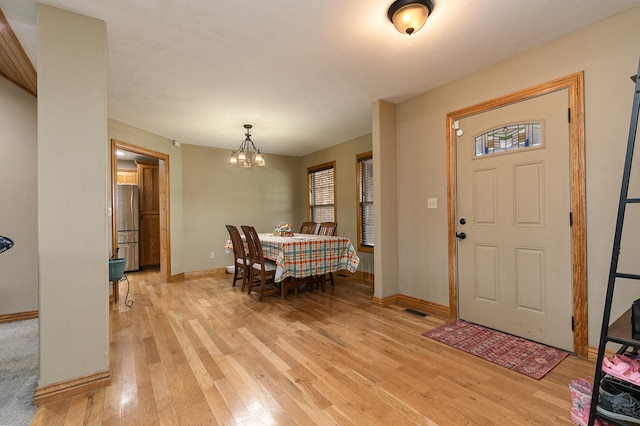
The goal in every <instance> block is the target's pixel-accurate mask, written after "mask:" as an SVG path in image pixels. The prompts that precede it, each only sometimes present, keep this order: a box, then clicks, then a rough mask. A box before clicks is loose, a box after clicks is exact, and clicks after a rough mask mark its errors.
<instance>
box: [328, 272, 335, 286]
mask: <svg viewBox="0 0 640 426" xmlns="http://www.w3.org/2000/svg"><path fill="white" fill-rule="evenodd" d="M329 279H330V280H331V285H332V286H334V285H336V283H334V282H333V272H329Z"/></svg>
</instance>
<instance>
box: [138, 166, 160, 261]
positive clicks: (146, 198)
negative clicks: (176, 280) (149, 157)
mask: <svg viewBox="0 0 640 426" xmlns="http://www.w3.org/2000/svg"><path fill="white" fill-rule="evenodd" d="M136 164H137V166H138V188H139V197H140V244H139V247H140V253H139V256H140V267H141V268H142V267H152V266H158V265H160V198H159V173H158V165H157V164H149V163H144V162H137V163H136Z"/></svg>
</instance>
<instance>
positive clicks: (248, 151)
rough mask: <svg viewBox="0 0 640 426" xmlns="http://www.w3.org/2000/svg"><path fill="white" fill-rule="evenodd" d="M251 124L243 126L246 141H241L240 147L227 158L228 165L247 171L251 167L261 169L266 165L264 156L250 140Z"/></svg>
mask: <svg viewBox="0 0 640 426" xmlns="http://www.w3.org/2000/svg"><path fill="white" fill-rule="evenodd" d="M252 127H253V126H252V125H251V124H245V125H244V128H245V129H246V131H245V132H246V133H245V134H244V135H245V137H246V139H245V140H244V141H242V143H241V144H240V147H239V148H238V149H235V150H234V151H233V152H232V153H231V156H230V157H229V165H230V166H235V167H243V168H245V169H249V168H251V167H253V166H258V167H262V166H264V165H266V163H265V161H264V156H263V155H262V153H261V152H260V150H259V149H258V148H256V146H255V144H254V143H253V141H252V140H251V128H252Z"/></svg>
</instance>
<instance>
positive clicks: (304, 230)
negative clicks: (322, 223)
mask: <svg viewBox="0 0 640 426" xmlns="http://www.w3.org/2000/svg"><path fill="white" fill-rule="evenodd" d="M317 226H318V224H317V223H315V222H302V226H301V227H300V233H301V234H315V233H316V227H317Z"/></svg>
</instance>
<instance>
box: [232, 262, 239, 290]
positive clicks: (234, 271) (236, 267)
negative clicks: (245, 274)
mask: <svg viewBox="0 0 640 426" xmlns="http://www.w3.org/2000/svg"><path fill="white" fill-rule="evenodd" d="M237 279H238V264H236V265H235V266H234V267H233V284H231V287H235V286H236V280H237Z"/></svg>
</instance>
